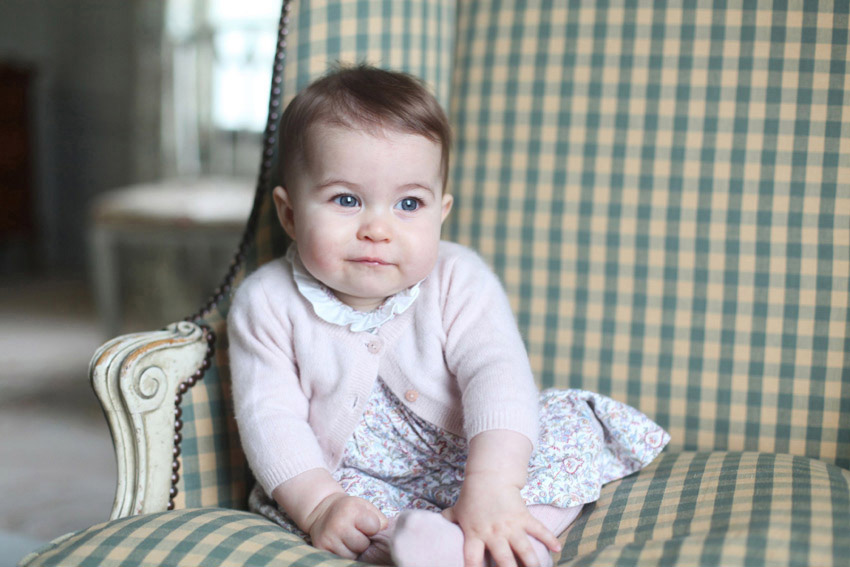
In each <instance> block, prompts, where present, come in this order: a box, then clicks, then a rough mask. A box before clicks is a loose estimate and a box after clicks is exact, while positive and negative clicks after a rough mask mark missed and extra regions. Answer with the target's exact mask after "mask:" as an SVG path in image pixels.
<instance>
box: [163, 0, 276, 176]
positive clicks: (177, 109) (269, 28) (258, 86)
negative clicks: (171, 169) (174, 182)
mask: <svg viewBox="0 0 850 567" xmlns="http://www.w3.org/2000/svg"><path fill="white" fill-rule="evenodd" d="M280 9H281V2H280V0H238V1H234V0H169V2H168V7H167V11H166V34H165V36H166V42H167V43H168V44H169V45H168V49H166V50H165V52H166V53H170V54H171V59H172V73H171V88H170V89H169V90H170V99H171V100H170V101H164V105H163V106H164V108H165V109H166V112H169V109H170V110H171V113H172V116H171V120H170V122H171V123H172V129H173V136H174V140H173V144H169V145H173V147H174V153H175V159H174V161H175V165H176V169H177V173H178V174H180V173H208V172H212V173H240V172H242V170H248V171H250V170H252V169H254V168H255V167H256V165H257V161H258V157H257V156H258V155H259V154H258V153H255V152H254V151H253V150H254V147H257V148H259V143H260V142H259V134H260V133H261V132H262V131H263V130H264V129H265V126H266V120H267V117H268V102H269V90H270V86H271V70H272V64H273V61H274V54H275V45H276V41H277V26H278V22H279V19H280ZM242 156H244V158H243V157H242ZM248 156H250V163H244V164H243V163H242V161H245V160H247V159H248ZM217 168H218V169H221V168H224V169H225V171H216V169H217Z"/></svg>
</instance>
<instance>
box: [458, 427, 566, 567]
mask: <svg viewBox="0 0 850 567" xmlns="http://www.w3.org/2000/svg"><path fill="white" fill-rule="evenodd" d="M531 451H532V445H531V442H530V441H529V440H528V438H527V437H525V436H524V435H522V434H520V433H516V432H514V431H510V430H507V429H494V430H490V431H485V432H483V433H480V434H478V435H476V436H475V437H473V438H472V439H471V441H470V443H469V457H468V459H467V464H466V477H465V480H464V482H463V487H462V488H461V492H460V497H459V498H458V501H457V503H456V504H455V506H454V507H452V508H449V509H447V510H446V511H445V512H443V514H444V515H445V517H446V518H448V519H449V520H450V521H452V522H455V523H457V524H458V525H460V527H461V529H462V530H463V535H464V550H463V555H464V562H465V564H466V565H467V567H472V566H475V567H477V566H479V565H483V564H484V552H485V550H489V552H490V555H491V556H492V557H493V560H494V561H495V562H496V564H497V565H499V566H500V567H516V565H517V561H516V558H519V559H520V561H522V563H523V564H524V565H526V566H527V567H531V566H534V565H537V564H538V560H537V556H536V555H535V553H534V550H533V549H532V547H531V543H530V542H529V540H528V536H532V537H535V538H537V539H538V540H540V541H541V542H542V543H543V544H544V545H546V546H547V547H548V548H549V549H550V550H552V551H556V552H557V551H560V547H561V546H560V544H559V542H558V539H557V538H556V537H555V536H554V535H553V534H552V533H551V532H550V531H549V530H548V529H547V528H546V527H545V526H544V525H543V524H542V523H540V522H539V521H538V520H537V519H535V518H533V517H532V516H531V514H529V513H528V509H527V508H526V506H525V503H524V502H523V500H522V497H521V496H520V491H521V490H522V488H523V487H524V486H525V482H526V475H527V469H528V460H529V458H530V457H531Z"/></svg>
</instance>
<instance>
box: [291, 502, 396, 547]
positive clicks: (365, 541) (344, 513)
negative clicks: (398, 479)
mask: <svg viewBox="0 0 850 567" xmlns="http://www.w3.org/2000/svg"><path fill="white" fill-rule="evenodd" d="M307 525H308V526H307V530H306V531H307V532H308V533H309V534H310V537H311V538H312V540H313V545H314V546H316V547H318V548H319V549H324V550H326V551H330V552H332V553H336V554H337V555H339V556H341V557H345V558H347V559H356V558H357V556H358V555H360V554H361V553H363V552H364V551H365V550H366V548H367V547H369V543H370V541H369V538H370V537H371V536H373V535H375V534H376V533H378V532H379V531H381V530H382V529H384V528H386V527H387V518H386V516H384V515H383V514H382V513H381V512H380V511H379V510H378V509H377V508H376V507H375V506H374V505H373V504H372V503H371V502H369V501H367V500H363V499H362V498H357V497H356V496H348V495H347V494H343V493H336V494H332V495H330V496H328V497H327V498H325V499H324V500H322V502H321V503H320V504H319V505H318V506H317V507H316V509H315V510H313V512H312V513H311V514H310V516H309V517H308V518H307Z"/></svg>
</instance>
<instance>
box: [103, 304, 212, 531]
mask: <svg viewBox="0 0 850 567" xmlns="http://www.w3.org/2000/svg"><path fill="white" fill-rule="evenodd" d="M206 355H207V341H206V338H205V333H204V330H203V329H202V328H201V327H199V326H198V325H195V324H194V323H189V322H186V321H183V322H179V323H173V324H171V325H169V326H168V327H166V328H165V329H162V330H160V331H153V332H146V333H135V334H130V335H123V336H120V337H116V338H114V339H112V340H111V341H109V342H107V343H106V344H104V345H103V346H101V347H100V348H99V349H98V350H97V352H96V353H95V355H94V357H93V358H92V361H91V364H90V366H89V376H90V377H91V381H92V387H93V388H94V391H95V393H96V394H97V397H98V399H99V400H100V403H101V405H102V406H103V411H104V413H105V414H106V419H107V421H108V423H109V430H110V432H111V434H112V440H113V443H114V445H115V458H116V462H117V470H118V486H117V489H116V492H115V502H114V504H113V506H112V514H111V518H112V519H117V518H123V517H126V516H131V515H135V514H147V513H151V512H161V511H164V510H166V509H167V508H168V505H169V497H170V491H171V486H172V482H171V476H172V463H173V462H174V438H175V403H174V402H175V396H176V394H177V392H178V388H179V387H180V384H181V383H182V382H184V381H186V380H187V379H188V378H189V377H190V376H192V374H193V373H195V371H196V370H198V368H199V367H201V365H202V364H203V363H204V360H205V357H206Z"/></svg>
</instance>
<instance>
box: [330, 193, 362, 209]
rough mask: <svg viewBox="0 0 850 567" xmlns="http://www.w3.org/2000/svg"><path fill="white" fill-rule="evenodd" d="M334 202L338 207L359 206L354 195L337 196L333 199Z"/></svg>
mask: <svg viewBox="0 0 850 567" xmlns="http://www.w3.org/2000/svg"><path fill="white" fill-rule="evenodd" d="M334 202H335V203H336V204H337V205H339V206H340V207H356V206H357V205H359V204H360V201H358V200H357V197H355V196H354V195H337V196H336V197H334Z"/></svg>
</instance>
